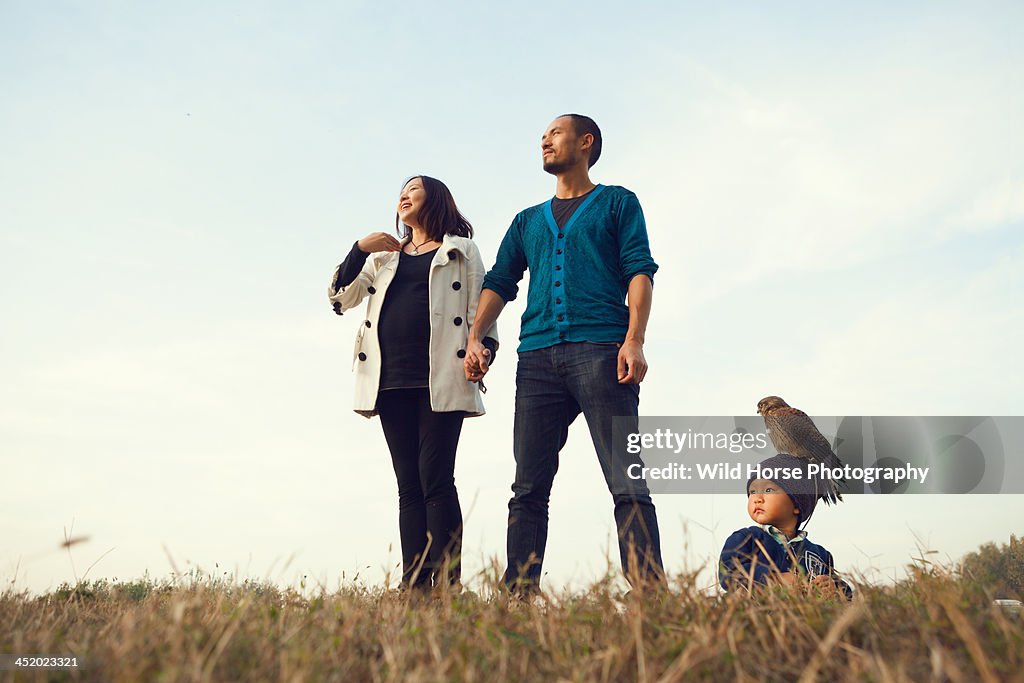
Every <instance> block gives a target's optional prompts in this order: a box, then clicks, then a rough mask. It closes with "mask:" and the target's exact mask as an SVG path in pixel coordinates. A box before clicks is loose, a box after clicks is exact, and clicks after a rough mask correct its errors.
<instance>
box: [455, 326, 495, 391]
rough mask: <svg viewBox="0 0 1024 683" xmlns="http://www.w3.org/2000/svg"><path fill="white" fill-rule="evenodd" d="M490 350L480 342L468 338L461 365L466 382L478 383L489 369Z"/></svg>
mask: <svg viewBox="0 0 1024 683" xmlns="http://www.w3.org/2000/svg"><path fill="white" fill-rule="evenodd" d="M490 363H491V350H490V349H489V348H487V347H486V346H484V345H483V344H482V343H481V342H480V340H478V339H474V338H473V337H470V338H469V340H468V341H467V342H466V357H465V358H464V359H463V361H462V365H463V367H464V368H465V370H466V380H467V381H469V382H479V381H480V380H481V379H483V377H484V375H486V374H487V371H488V370H489V369H490Z"/></svg>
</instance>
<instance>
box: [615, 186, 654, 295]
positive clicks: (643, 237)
mask: <svg viewBox="0 0 1024 683" xmlns="http://www.w3.org/2000/svg"><path fill="white" fill-rule="evenodd" d="M618 236H619V268H620V271H621V274H622V282H623V284H624V285H625V286H626V287H627V288H628V287H629V283H630V282H631V281H632V280H633V278H634V277H636V276H637V275H640V274H644V275H646V276H647V277H649V278H650V279H651V284H654V274H655V273H656V272H658V264H657V263H655V262H654V258H653V257H651V245H650V241H649V240H648V238H647V222H646V221H645V220H644V212H643V209H641V208H640V200H639V199H637V198H636V195H635V194H633V193H629V194H627V195H626V196H625V197H623V199H622V203H621V204H620V206H619V225H618Z"/></svg>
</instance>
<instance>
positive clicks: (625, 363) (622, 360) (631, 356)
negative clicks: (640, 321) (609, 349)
mask: <svg viewBox="0 0 1024 683" xmlns="http://www.w3.org/2000/svg"><path fill="white" fill-rule="evenodd" d="M646 374H647V359H646V358H644V345H643V344H641V343H640V342H638V341H636V340H635V339H627V340H626V341H624V342H622V346H620V347H619V384H640V382H643V381H644V376H645V375H646Z"/></svg>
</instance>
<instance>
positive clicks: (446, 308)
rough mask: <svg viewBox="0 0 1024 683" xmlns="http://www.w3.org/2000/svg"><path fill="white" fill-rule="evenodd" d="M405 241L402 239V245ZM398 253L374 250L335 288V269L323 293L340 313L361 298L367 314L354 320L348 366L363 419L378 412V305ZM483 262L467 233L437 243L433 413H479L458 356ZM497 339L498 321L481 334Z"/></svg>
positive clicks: (431, 283)
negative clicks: (355, 328)
mask: <svg viewBox="0 0 1024 683" xmlns="http://www.w3.org/2000/svg"><path fill="white" fill-rule="evenodd" d="M406 241H407V240H403V241H402V244H403V245H404V244H405V243H406ZM398 259H399V252H397V251H393V252H375V253H372V254H370V255H369V256H368V257H367V258H366V264H365V265H364V266H363V269H362V271H361V272H360V273H359V275H358V276H356V279H355V280H353V281H352V283H351V284H349V285H347V286H345V287H341V288H340V289H335V287H334V284H335V282H336V281H337V277H338V268H340V266H339V267H338V268H335V270H334V275H333V277H331V284H330V286H329V287H328V289H327V296H328V298H329V299H330V300H331V303H332V304H334V303H337V304H340V305H341V306H340V308H341V312H344V311H347V310H350V309H352V308H355V307H356V306H358V305H359V303H360V302H361V301H362V300H363V299H364V298H366V299H367V302H366V317H365V318H364V319H363V320H362V321H360V323H359V331H358V332H357V333H356V344H355V348H354V349H353V351H352V369H353V371H354V372H355V375H356V382H355V384H356V392H355V393H356V396H355V405H354V406H353V408H354V410H355V411H356V412H357V413H359V414H360V415H363V416H365V417H373V416H374V415H376V414H377V392H378V389H379V387H380V370H381V352H380V340H379V339H378V338H377V322H378V320H379V317H380V309H381V306H382V304H383V303H384V297H385V296H386V295H387V292H388V286H389V285H390V284H391V281H392V280H393V279H394V276H395V271H396V270H397V268H398ZM483 279H484V262H483V259H482V258H481V257H480V250H479V249H478V248H477V246H476V244H475V243H474V242H473V240H471V239H469V238H467V237H456V236H454V235H445V237H444V240H443V241H442V242H441V247H440V248H439V249H438V250H437V252H435V254H434V258H433V260H432V261H431V262H430V273H429V277H428V292H429V300H430V348H429V356H430V358H429V361H430V380H429V386H430V407H431V409H432V410H434V411H435V412H447V411H453V410H462V411H465V412H466V416H467V417H475V416H477V415H483V414H484V404H483V400H482V399H481V397H480V388H479V386H478V385H477V383H476V382H470V381H468V380H467V379H466V374H465V370H464V369H463V358H464V357H465V355H466V341H467V340H468V338H469V329H470V327H471V326H472V325H473V321H474V320H475V319H476V307H477V303H478V301H479V300H480V288H481V285H482V284H483ZM484 336H486V337H491V338H492V339H494V340H495V341H497V339H498V329H497V324H494V325H492V326H491V328H490V329H489V330H488V331H487V332H486V334H485V335H484Z"/></svg>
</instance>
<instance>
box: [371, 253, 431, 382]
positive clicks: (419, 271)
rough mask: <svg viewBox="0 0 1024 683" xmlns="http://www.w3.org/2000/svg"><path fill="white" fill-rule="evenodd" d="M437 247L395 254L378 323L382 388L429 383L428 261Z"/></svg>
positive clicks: (429, 262) (429, 261)
mask: <svg viewBox="0 0 1024 683" xmlns="http://www.w3.org/2000/svg"><path fill="white" fill-rule="evenodd" d="M436 251H437V249H431V250H430V251H425V252H423V253H422V254H417V255H416V256H413V255H411V254H406V253H405V252H404V251H403V252H402V253H401V254H400V255H399V257H398V268H397V270H395V277H394V279H393V280H391V284H390V285H389V286H388V291H387V294H386V295H385V297H384V303H383V305H381V308H380V320H379V322H378V323H377V324H378V325H379V328H378V330H377V338H378V339H379V340H380V353H381V359H380V360H381V368H380V388H381V389H413V388H415V387H426V386H429V384H430V360H429V359H430V289H429V287H428V284H427V283H428V278H429V276H430V264H431V262H432V261H433V260H434V253H435V252H436Z"/></svg>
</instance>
